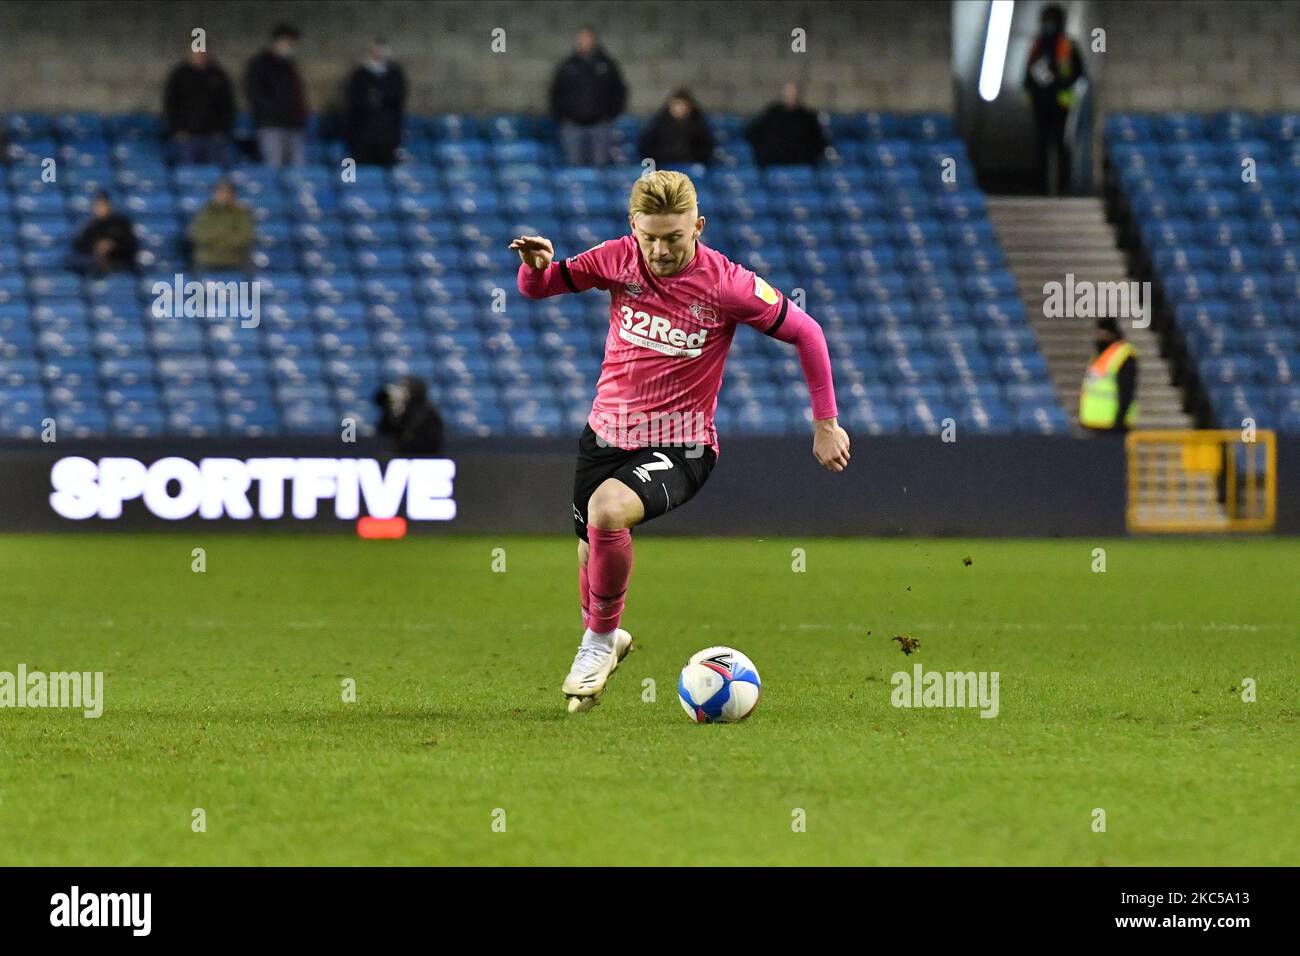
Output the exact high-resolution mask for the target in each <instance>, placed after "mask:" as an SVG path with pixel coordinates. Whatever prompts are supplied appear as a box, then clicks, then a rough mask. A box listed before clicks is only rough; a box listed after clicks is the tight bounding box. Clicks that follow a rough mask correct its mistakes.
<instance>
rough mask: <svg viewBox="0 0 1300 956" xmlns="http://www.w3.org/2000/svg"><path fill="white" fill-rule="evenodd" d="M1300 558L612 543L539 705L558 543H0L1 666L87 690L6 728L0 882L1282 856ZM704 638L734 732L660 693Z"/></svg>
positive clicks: (844, 544)
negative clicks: (612, 670)
mask: <svg viewBox="0 0 1300 956" xmlns="http://www.w3.org/2000/svg"><path fill="white" fill-rule="evenodd" d="M195 547H203V548H205V549H206V562H207V570H206V572H205V573H201V574H199V573H194V572H193V571H192V570H191V561H192V558H191V549H193V548H195ZM1098 547H1101V548H1104V549H1105V551H1106V571H1105V573H1094V572H1093V571H1092V566H1093V563H1094V558H1093V549H1094V548H1098ZM497 548H501V549H504V560H505V571H504V573H497V572H494V571H493V563H494V554H493V552H494V549H497ZM795 548H802V549H804V553H805V560H806V571H804V572H801V573H796V572H794V571H793V570H792V564H793V563H794V561H795V558H793V557H792V550H793V549H795ZM967 556H970V557H971V558H972V559H973V563H971V564H970V565H969V566H967V565H966V564H965V563H964V561H963V559H964V558H965V557H967ZM1298 565H1300V542H1296V541H1292V540H1285V539H1256V540H1222V539H1220V540H1112V541H1090V540H1089V541H1085V540H1064V541H988V540H981V541H960V540H912V539H899V540H879V539H872V540H848V539H838V540H827V539H807V540H798V539H784V538H783V539H767V540H761V539H713V540H701V539H696V540H682V539H669V538H662V537H661V538H657V539H656V538H654V537H652V536H644V537H642V538H640V540H638V542H637V555H636V565H635V568H634V571H633V580H632V590H631V595H630V603H629V607H628V611H627V614H626V616H625V618H624V623H625V624H626V626H627V627H628V629H629V630H631V631H632V633H633V634H634V635H635V637H636V639H637V642H638V644H639V650H638V652H637V653H634V654H633V655H631V656H630V657H629V658H628V659H627V661H626V662H625V664H624V666H623V667H622V668H621V669H620V670H619V672H618V673H617V674H616V675H615V676H614V678H613V679H612V681H611V684H610V687H609V689H608V691H607V692H606V695H605V699H604V701H603V703H602V704H601V705H600V706H598V707H597V708H595V710H593V711H592V712H591V713H589V714H586V715H581V716H571V715H569V714H568V713H567V712H566V710H565V705H564V699H563V697H562V696H561V694H560V691H559V685H560V680H561V678H562V677H563V675H564V672H565V671H566V670H567V667H568V665H569V662H570V660H571V658H572V655H573V652H574V650H575V648H576V645H577V642H578V639H579V636H580V628H579V625H578V614H577V599H576V585H575V580H574V579H575V575H574V570H573V567H574V545H573V542H572V541H571V540H565V539H562V538H555V539H539V538H531V539H528V538H423V539H418V540H415V539H413V540H408V541H400V542H364V541H360V540H356V539H349V538H333V537H330V538H321V537H269V536H268V537H261V538H253V537H241V536H234V535H220V534H206V535H192V534H167V535H157V536H138V537H127V536H119V537H112V536H90V535H77V536H60V537H37V536H30V537H29V536H11V537H3V538H0V607H2V608H3V613H0V671H10V672H13V671H16V669H17V666H18V664H20V663H24V664H26V665H27V667H28V669H29V670H43V671H47V672H48V671H60V670H91V671H93V670H102V671H103V672H105V678H104V680H105V687H104V696H105V709H104V714H103V716H102V717H100V718H99V719H97V720H96V719H86V718H84V717H82V716H81V715H80V713H79V712H73V711H68V710H54V709H43V710H42V709H32V708H29V709H17V708H7V709H2V710H0V864H4V865H14V864H20V865H22V864H58V865H65V864H74V865H92V864H108V865H116V864H126V865H131V864H168V865H170V864H181V865H184V864H215V865H235V864H255V865H261V864H287V865H299V864H343V865H349V864H361V865H371V864H397V865H406V864H413V865H430V864H431V865H439V864H479V865H484V864H485V865H497V864H633V865H642V864H659V865H694V864H722V865H730V864H850V865H860V864H866V865H874V864H890V865H898V864H902V865H906V864H938V865H948V864H991V865H1002V864H1049V865H1050V864H1063V865H1076V864H1077V865H1125V864H1144V865H1145V864H1151V865H1163V864H1189V865H1211V864H1264V865H1280V864H1292V865H1294V864H1295V863H1297V862H1300V828H1298V827H1297V826H1296V823H1295V798H1296V780H1297V777H1296V772H1297V771H1296V767H1297V755H1298V754H1300V733H1298V731H1300V722H1298V719H1300V645H1298V643H1297V637H1298V631H1300V623H1298V622H1300V598H1298V595H1300V590H1298V589H1297V587H1296V568H1297V566H1298ZM499 566H500V565H499V560H498V567H499ZM895 635H906V636H910V637H914V638H916V639H918V640H919V641H920V648H919V650H918V651H917V652H916V653H915V654H913V655H912V656H910V657H908V656H904V654H903V653H902V652H901V649H900V645H899V644H898V643H896V642H894V641H892V640H891V638H892V637H893V636H895ZM711 644H730V645H734V646H736V647H738V648H740V649H741V650H743V651H745V652H746V653H747V654H749V655H750V656H751V657H752V658H753V660H754V661H755V663H756V664H757V666H758V668H759V671H760V673H761V674H762V677H763V682H764V693H763V700H762V703H761V704H760V705H759V707H758V709H757V711H756V712H755V714H754V716H753V717H752V718H751V719H749V720H748V721H746V722H744V723H741V724H737V725H731V726H696V725H694V724H692V723H691V722H690V721H688V720H687V719H686V717H685V715H684V714H683V713H682V711H681V708H680V706H679V705H678V702H677V700H676V679H677V673H678V670H679V669H680V667H681V665H682V664H683V663H684V662H685V660H686V658H687V657H688V656H689V655H690V654H691V653H693V652H694V651H696V650H699V649H700V648H702V647H705V646H707V645H711ZM917 662H920V663H921V664H922V665H923V666H924V667H925V669H926V670H938V671H997V672H998V673H999V675H1000V702H999V708H1000V712H999V714H998V716H997V717H996V718H992V719H983V718H981V717H980V716H979V714H978V712H977V711H975V710H970V709H955V708H954V709H903V708H895V707H893V706H891V703H890V692H891V690H892V687H891V675H892V674H893V673H894V672H896V671H908V672H910V671H911V670H912V668H913V665H914V664H916V663H917ZM346 678H352V679H354V680H355V681H356V693H357V699H356V701H355V703H346V702H344V701H343V700H342V696H343V694H342V687H343V682H344V680H345V679H346ZM648 678H649V679H653V681H654V682H655V685H654V691H655V694H654V700H653V701H647V700H643V697H644V696H648V691H647V690H646V688H647V686H648V685H645V684H644V682H645V681H646V679H648ZM1246 678H1252V679H1254V681H1255V682H1256V695H1257V700H1256V701H1255V702H1253V703H1250V702H1245V701H1243V700H1242V694H1243V687H1245V686H1247V684H1246V683H1244V682H1245V679H1246ZM195 808H202V809H203V811H204V813H205V815H206V832H194V831H193V829H192V819H193V816H192V814H193V811H194V810H195ZM1096 808H1101V809H1102V810H1104V811H1105V824H1106V826H1105V832H1094V828H1093V827H1094V809H1096ZM798 810H802V811H803V819H804V820H805V829H804V832H797V829H798V828H796V827H795V826H794V825H793V824H794V823H795V822H796V821H797V819H798V817H799V815H798V814H797V811H798ZM497 811H503V812H504V816H503V815H502V814H501V813H498V812H497ZM494 822H495V823H496V827H495V828H494ZM502 822H504V832H501V823H502Z"/></svg>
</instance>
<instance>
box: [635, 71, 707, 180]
mask: <svg viewBox="0 0 1300 956" xmlns="http://www.w3.org/2000/svg"><path fill="white" fill-rule="evenodd" d="M713 146H714V140H713V132H712V131H711V130H710V129H709V123H708V120H706V119H705V118H704V114H703V113H702V112H700V107H699V104H697V103H696V102H695V98H694V97H692V96H691V94H690V93H689V92H688V91H686V90H678V91H677V92H675V93H673V95H672V96H670V97H668V102H667V103H666V104H665V105H664V108H663V109H661V110H660V111H659V112H658V113H656V114H655V116H654V118H653V119H651V120H650V124H649V125H648V126H647V127H646V128H645V130H644V131H642V133H641V138H640V140H638V141H637V148H638V149H639V150H640V152H641V155H642V156H648V157H649V158H651V159H653V160H654V161H655V165H656V166H673V165H683V164H687V163H707V162H709V160H711V159H712V158H713Z"/></svg>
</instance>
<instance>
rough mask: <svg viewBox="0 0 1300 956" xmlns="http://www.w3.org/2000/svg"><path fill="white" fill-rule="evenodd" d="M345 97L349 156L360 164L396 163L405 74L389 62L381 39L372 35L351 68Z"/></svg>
mask: <svg viewBox="0 0 1300 956" xmlns="http://www.w3.org/2000/svg"><path fill="white" fill-rule="evenodd" d="M345 100H346V103H347V119H346V134H345V138H346V139H347V143H348V153H349V155H350V156H351V157H352V158H353V159H355V160H356V161H357V163H358V164H359V165H363V166H365V165H378V166H392V165H393V164H394V163H396V162H397V147H398V146H400V145H401V143H402V117H403V114H404V113H405V111H406V74H405V73H403V72H402V68H401V67H400V66H398V65H397V64H396V63H394V62H392V50H391V49H390V48H389V46H388V44H387V43H386V42H385V41H384V40H382V39H380V38H378V37H377V38H375V40H373V41H372V42H371V44H370V52H369V56H368V57H367V58H366V59H365V61H363V62H362V63H361V65H360V66H358V67H357V68H356V69H355V70H353V71H352V75H351V76H350V77H349V78H348V83H347V90H346V92H345Z"/></svg>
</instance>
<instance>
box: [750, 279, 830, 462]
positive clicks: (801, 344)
mask: <svg viewBox="0 0 1300 956" xmlns="http://www.w3.org/2000/svg"><path fill="white" fill-rule="evenodd" d="M777 322H778V324H777V326H776V327H774V328H772V329H769V330H768V334H769V335H771V336H772V337H773V338H776V339H780V340H781V341H782V342H789V343H791V344H792V345H794V347H795V348H796V349H798V350H799V364H800V366H801V367H802V368H803V377H804V380H805V381H806V382H807V383H808V395H809V397H810V398H811V399H812V410H813V423H814V425H813V427H814V431H813V457H814V458H816V459H817V462H818V464H820V465H821V466H822V467H823V468H825V469H826V470H827V471H834V472H840V471H843V470H844V469H845V468H847V467H848V466H849V436H848V433H847V432H845V431H844V429H843V428H841V427H840V425H839V420H838V418H837V414H838V413H837V410H836V408H835V385H834V383H833V382H832V380H831V356H830V351H829V350H828V349H827V348H826V336H825V334H824V333H823V332H822V327H821V326H820V325H818V324H817V320H816V319H814V318H813V317H812V316H811V315H809V314H808V313H807V312H805V311H804V310H803V309H801V308H799V307H798V306H797V305H795V304H794V303H793V302H791V301H790V300H789V299H785V300H784V302H783V308H782V311H781V313H780V314H779V316H778V319H777Z"/></svg>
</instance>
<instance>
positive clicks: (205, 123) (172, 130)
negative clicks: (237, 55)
mask: <svg viewBox="0 0 1300 956" xmlns="http://www.w3.org/2000/svg"><path fill="white" fill-rule="evenodd" d="M163 115H164V117H165V118H166V120H167V130H168V134H169V135H170V136H171V138H172V142H174V143H175V144H176V159H177V161H178V162H181V163H217V164H219V165H225V164H226V163H227V162H229V159H230V132H231V130H232V129H233V128H234V126H235V91H234V88H233V87H232V86H231V83H230V77H229V75H227V73H226V71H225V70H223V69H222V68H221V67H220V66H219V65H218V64H217V63H216V62H215V61H213V60H212V59H211V58H210V57H209V56H208V54H207V53H206V52H204V51H202V50H191V51H190V53H189V57H188V58H187V59H186V61H185V62H184V63H180V64H178V65H177V66H176V68H175V69H173V70H172V72H171V75H170V76H168V77H167V87H166V90H165V91H164V92H163Z"/></svg>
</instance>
